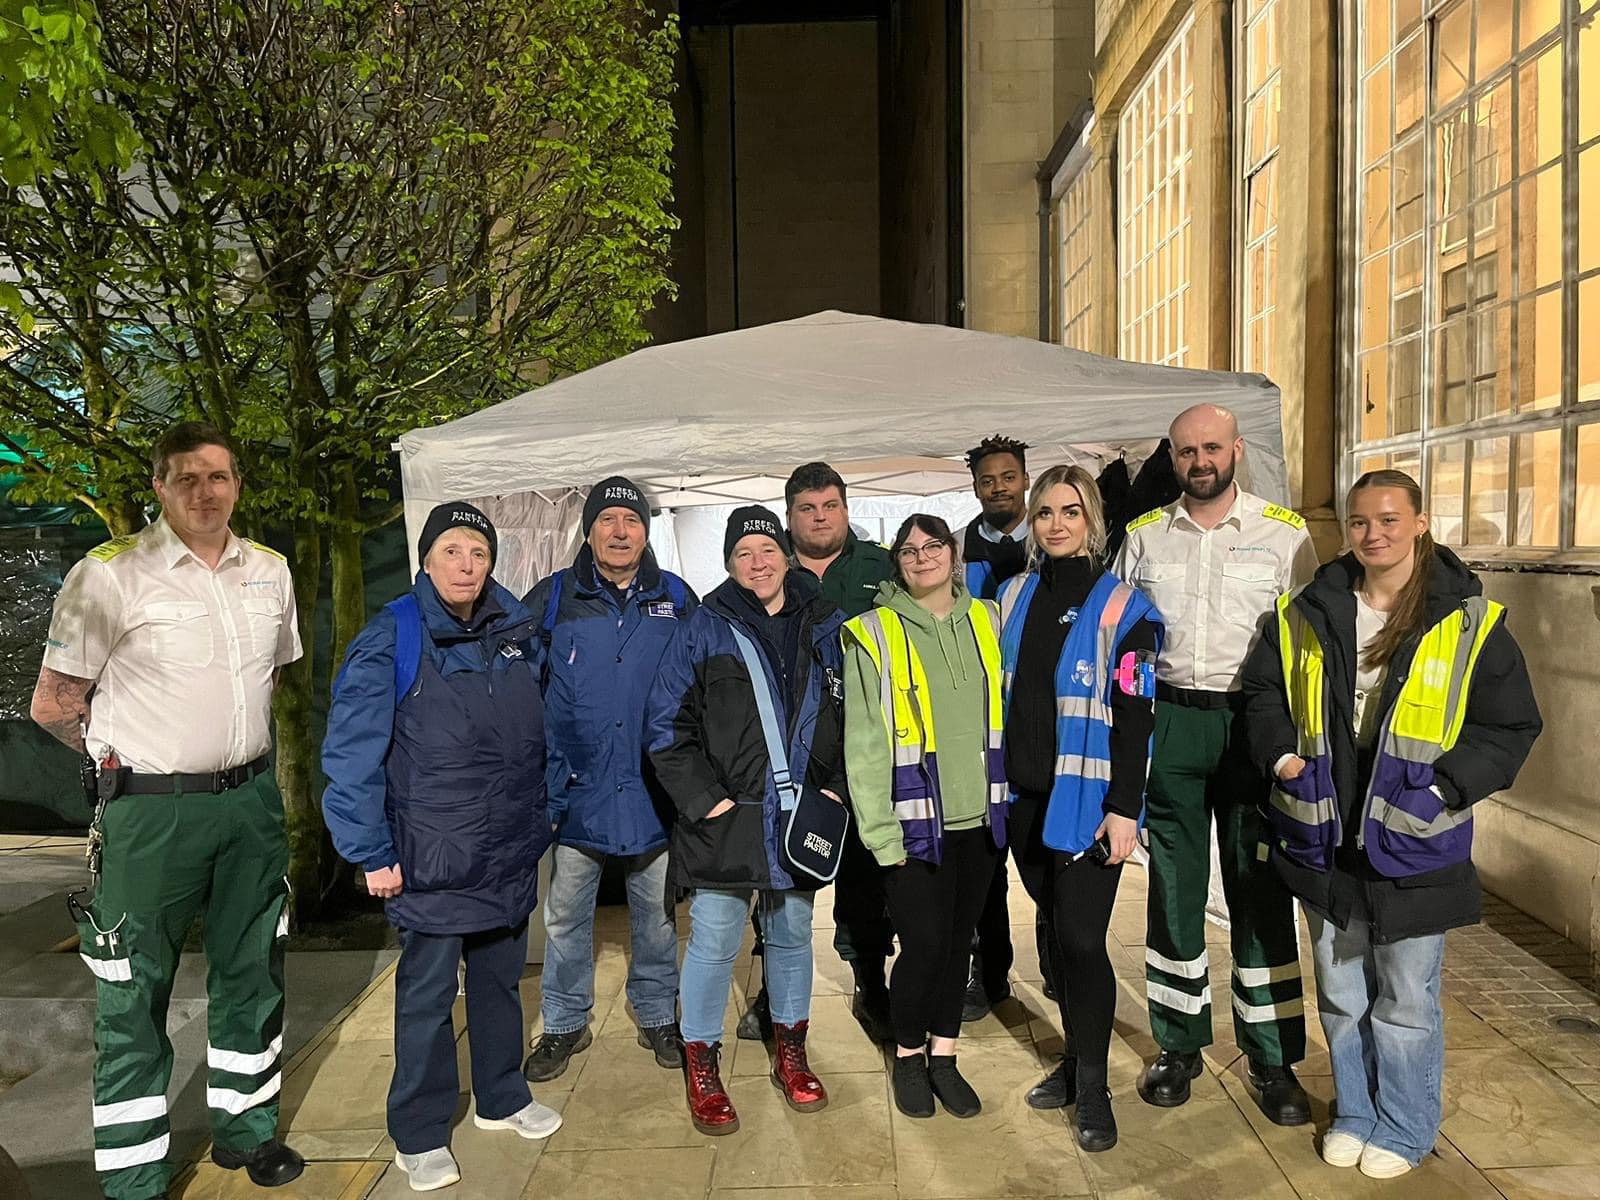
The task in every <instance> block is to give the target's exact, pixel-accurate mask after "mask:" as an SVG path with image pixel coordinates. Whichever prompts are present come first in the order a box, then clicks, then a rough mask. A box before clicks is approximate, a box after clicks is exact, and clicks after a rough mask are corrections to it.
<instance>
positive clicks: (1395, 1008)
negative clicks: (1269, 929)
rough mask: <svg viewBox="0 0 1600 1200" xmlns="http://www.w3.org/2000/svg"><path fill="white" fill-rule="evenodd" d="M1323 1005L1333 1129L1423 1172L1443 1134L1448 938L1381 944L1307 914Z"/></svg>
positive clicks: (1357, 924)
mask: <svg viewBox="0 0 1600 1200" xmlns="http://www.w3.org/2000/svg"><path fill="white" fill-rule="evenodd" d="M1306 915H1307V917H1308V918H1309V920H1310V925H1311V941H1312V947H1311V949H1312V955H1313V957H1314V958H1315V961H1316V965H1317V1006H1318V1011H1319V1012H1320V1014H1321V1016H1322V1032H1323V1033H1324V1034H1325V1035H1326V1036H1327V1039H1328V1054H1329V1057H1330V1058H1332V1060H1333V1091H1334V1101H1333V1123H1332V1125H1331V1126H1330V1130H1331V1131H1335V1132H1339V1133H1348V1134H1350V1135H1351V1136H1353V1137H1356V1138H1359V1139H1360V1140H1361V1141H1363V1142H1366V1143H1368V1144H1369V1145H1373V1146H1377V1147H1379V1148H1380V1149H1383V1150H1390V1151H1393V1152H1394V1153H1395V1154H1398V1155H1400V1157H1401V1158H1404V1159H1405V1160H1406V1161H1407V1162H1409V1163H1410V1164H1411V1165H1412V1166H1416V1165H1417V1164H1418V1163H1419V1162H1421V1161H1422V1160H1423V1158H1424V1157H1426V1156H1427V1154H1428V1153H1429V1152H1430V1151H1431V1150H1432V1149H1433V1143H1434V1140H1435V1139H1436V1138H1437V1137H1438V1135H1439V1117H1440V1104H1441V1099H1440V1087H1441V1083H1442V1080H1443V1076H1444V1008H1443V1007H1442V1005H1441V1004H1440V1000H1439V982H1440V980H1439V971H1440V966H1441V964H1442V963H1443V962H1444V934H1442V933H1440V934H1434V935H1431V936H1428V937H1413V938H1403V939H1401V940H1400V941H1398V942H1393V943H1391V944H1389V945H1387V946H1377V945H1373V944H1372V942H1371V941H1370V940H1369V930H1368V927H1367V925H1366V924H1365V923H1364V922H1361V921H1354V920H1353V921H1351V922H1350V928H1349V929H1340V928H1339V927H1338V926H1337V925H1335V924H1333V922H1331V921H1325V920H1323V919H1322V918H1321V917H1319V916H1317V914H1316V913H1311V912H1308V913H1307V914H1306Z"/></svg>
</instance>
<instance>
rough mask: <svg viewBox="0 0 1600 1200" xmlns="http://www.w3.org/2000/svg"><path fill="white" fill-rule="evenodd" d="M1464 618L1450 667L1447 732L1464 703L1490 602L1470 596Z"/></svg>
mask: <svg viewBox="0 0 1600 1200" xmlns="http://www.w3.org/2000/svg"><path fill="white" fill-rule="evenodd" d="M1461 607H1462V610H1463V613H1464V618H1463V620H1462V625H1463V626H1464V628H1463V629H1462V630H1461V636H1460V637H1459V638H1457V639H1456V658H1455V662H1454V663H1452V664H1451V666H1450V687H1449V690H1448V692H1447V693H1446V697H1445V703H1444V721H1445V725H1444V727H1445V731H1446V733H1448V732H1449V730H1450V728H1451V727H1452V726H1453V725H1454V724H1455V716H1456V710H1457V709H1458V708H1459V707H1460V706H1461V704H1462V703H1463V700H1462V695H1461V693H1462V692H1463V690H1465V688H1466V684H1467V667H1468V665H1469V664H1470V663H1471V662H1472V651H1473V650H1474V648H1476V646H1477V644H1478V630H1479V629H1481V628H1482V627H1483V623H1484V622H1485V621H1486V620H1487V619H1488V617H1489V602H1488V601H1487V600H1485V599H1484V598H1483V597H1482V596H1470V597H1468V598H1467V600H1466V601H1464V602H1463V603H1462V606H1461Z"/></svg>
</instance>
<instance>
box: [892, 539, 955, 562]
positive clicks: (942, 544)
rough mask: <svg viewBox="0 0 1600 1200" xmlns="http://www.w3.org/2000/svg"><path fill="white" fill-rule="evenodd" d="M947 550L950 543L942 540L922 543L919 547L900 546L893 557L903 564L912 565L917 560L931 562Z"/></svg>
mask: <svg viewBox="0 0 1600 1200" xmlns="http://www.w3.org/2000/svg"><path fill="white" fill-rule="evenodd" d="M949 548H950V543H949V542H946V541H943V540H939V541H932V542H923V543H922V545H920V546H901V547H900V549H899V550H897V551H896V552H895V557H897V558H898V559H899V560H900V561H901V562H903V563H913V562H916V561H917V559H919V558H925V559H927V560H928V561H929V562H932V561H933V560H934V559H936V558H938V557H939V555H941V554H943V553H944V552H945V551H946V550H948V549H949Z"/></svg>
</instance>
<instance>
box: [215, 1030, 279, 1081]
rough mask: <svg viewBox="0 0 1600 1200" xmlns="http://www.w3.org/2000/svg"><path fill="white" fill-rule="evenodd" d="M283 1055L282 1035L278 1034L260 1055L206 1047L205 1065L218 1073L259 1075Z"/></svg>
mask: <svg viewBox="0 0 1600 1200" xmlns="http://www.w3.org/2000/svg"><path fill="white" fill-rule="evenodd" d="M282 1053H283V1035H282V1034H281V1033H280V1034H279V1035H278V1036H277V1037H275V1038H273V1039H272V1044H271V1045H270V1046H268V1047H267V1048H266V1049H265V1050H263V1051H262V1052H261V1053H260V1054H241V1053H240V1052H239V1051H237V1050H221V1049H218V1048H217V1047H216V1046H213V1045H210V1044H209V1043H207V1045H206V1064H207V1065H208V1066H212V1067H215V1068H216V1069H217V1070H219V1071H231V1072H232V1073H233V1074H235V1075H259V1074H261V1072H263V1071H265V1070H266V1069H267V1068H268V1067H270V1066H271V1065H272V1064H273V1063H275V1062H277V1061H278V1055H280V1054H282Z"/></svg>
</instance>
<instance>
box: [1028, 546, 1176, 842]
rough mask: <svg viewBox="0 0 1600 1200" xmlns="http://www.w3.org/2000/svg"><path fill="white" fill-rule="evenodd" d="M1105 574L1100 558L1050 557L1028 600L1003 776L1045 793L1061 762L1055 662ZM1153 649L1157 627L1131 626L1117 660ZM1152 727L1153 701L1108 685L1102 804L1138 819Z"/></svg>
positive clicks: (1038, 793) (1036, 792)
mask: <svg viewBox="0 0 1600 1200" xmlns="http://www.w3.org/2000/svg"><path fill="white" fill-rule="evenodd" d="M1104 573H1105V568H1104V567H1102V566H1101V565H1100V563H1099V561H1098V560H1096V559H1094V558H1091V557H1088V556H1081V557H1075V558H1059V559H1053V558H1045V559H1044V560H1043V561H1042V562H1041V563H1040V566H1039V586H1038V588H1037V589H1035V591H1034V593H1033V601H1032V603H1030V604H1029V606H1028V615H1027V618H1026V620H1025V622H1024V624H1023V626H1022V644H1021V646H1020V647H1019V648H1018V652H1017V669H1016V674H1015V675H1014V677H1013V678H1012V681H1011V706H1010V708H1009V710H1008V711H1007V713H1006V737H1005V745H1006V777H1007V779H1008V780H1009V781H1010V783H1011V786H1012V787H1013V788H1015V789H1016V790H1017V791H1019V792H1028V793H1031V794H1033V795H1036V796H1048V795H1049V794H1050V789H1051V788H1052V787H1053V786H1054V783H1055V767H1056V666H1057V664H1058V663H1059V662H1060V661H1061V652H1062V650H1063V649H1064V648H1065V647H1066V644H1067V634H1068V633H1069V632H1070V631H1071V629H1072V622H1071V621H1070V620H1069V619H1067V618H1068V614H1069V612H1070V611H1071V610H1073V609H1075V608H1077V607H1078V606H1079V605H1081V604H1082V603H1083V602H1084V601H1085V600H1087V599H1088V598H1089V592H1090V591H1091V590H1092V589H1093V588H1094V585H1095V583H1096V582H1098V581H1099V579H1100V576H1101V575H1103V574H1104ZM1139 650H1144V651H1148V652H1149V653H1150V654H1152V655H1153V654H1154V653H1155V650H1156V628H1155V626H1154V625H1152V624H1151V623H1150V622H1149V621H1148V620H1141V621H1138V622H1137V623H1135V624H1134V626H1133V627H1132V628H1131V629H1129V630H1128V632H1127V634H1126V636H1124V637H1123V639H1122V641H1121V643H1120V644H1119V645H1118V646H1117V650H1116V657H1117V659H1118V660H1120V659H1121V658H1122V656H1123V655H1124V654H1127V653H1128V652H1130V651H1139ZM1154 729H1155V702H1154V700H1153V699H1152V698H1150V697H1145V696H1129V695H1126V694H1125V693H1124V692H1123V691H1122V689H1121V688H1120V687H1115V686H1113V687H1112V689H1111V790H1110V791H1109V792H1107V793H1106V799H1105V810H1106V811H1107V812H1111V813H1117V814H1118V815H1119V816H1124V817H1133V818H1137V817H1138V815H1139V811H1140V809H1141V808H1142V807H1143V806H1144V785H1145V778H1146V775H1147V773H1148V769H1149V761H1150V735H1151V733H1152V732H1153V731H1154Z"/></svg>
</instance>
